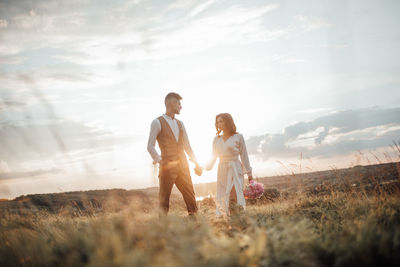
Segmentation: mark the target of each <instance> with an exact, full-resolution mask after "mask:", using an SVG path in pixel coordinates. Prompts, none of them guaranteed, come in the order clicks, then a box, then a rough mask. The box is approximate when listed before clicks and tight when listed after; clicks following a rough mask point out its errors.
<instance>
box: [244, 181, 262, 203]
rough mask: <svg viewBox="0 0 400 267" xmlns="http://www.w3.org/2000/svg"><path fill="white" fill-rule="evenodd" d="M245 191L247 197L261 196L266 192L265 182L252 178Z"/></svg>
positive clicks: (255, 197)
mask: <svg viewBox="0 0 400 267" xmlns="http://www.w3.org/2000/svg"><path fill="white" fill-rule="evenodd" d="M243 193H244V198H245V199H257V198H260V197H261V196H262V195H263V194H264V184H262V183H257V182H256V181H255V180H251V181H250V183H249V184H248V185H246V187H245V189H244V191H243Z"/></svg>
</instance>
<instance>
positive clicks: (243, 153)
mask: <svg viewBox="0 0 400 267" xmlns="http://www.w3.org/2000/svg"><path fill="white" fill-rule="evenodd" d="M239 153H240V160H241V161H242V165H243V167H244V170H243V171H244V173H245V174H247V175H248V176H250V175H251V171H252V168H251V166H250V160H249V155H248V154H247V148H246V143H245V141H244V138H243V135H242V134H239Z"/></svg>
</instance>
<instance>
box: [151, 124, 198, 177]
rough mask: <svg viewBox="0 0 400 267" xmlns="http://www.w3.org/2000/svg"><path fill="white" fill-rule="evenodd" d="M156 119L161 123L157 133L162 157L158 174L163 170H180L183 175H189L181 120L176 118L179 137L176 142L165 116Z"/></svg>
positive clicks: (170, 171) (174, 171)
mask: <svg viewBox="0 0 400 267" xmlns="http://www.w3.org/2000/svg"><path fill="white" fill-rule="evenodd" d="M158 120H159V121H160V124H161V131H160V133H159V134H158V135H157V142H158V146H159V147H160V150H161V158H162V161H161V164H160V172H159V176H161V175H162V174H163V173H164V172H165V171H168V172H169V173H177V172H179V171H182V172H183V173H184V174H185V175H188V176H190V171H189V164H188V162H187V159H186V155H185V150H184V146H183V130H182V125H181V122H180V121H179V120H177V122H178V127H179V138H178V142H177V141H176V138H175V135H174V133H173V132H172V129H171V127H170V126H169V124H168V122H167V121H166V120H165V118H164V117H163V116H160V117H158ZM166 174H167V173H166Z"/></svg>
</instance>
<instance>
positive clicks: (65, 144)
mask: <svg viewBox="0 0 400 267" xmlns="http://www.w3.org/2000/svg"><path fill="white" fill-rule="evenodd" d="M130 141H132V137H125V136H114V135H113V134H112V133H110V132H107V131H102V130H99V129H97V128H95V127H90V126H86V125H84V124H82V123H78V122H74V121H69V120H59V121H56V120H52V121H49V122H42V123H35V124H22V125H17V124H11V123H3V124H2V125H0V147H1V148H2V149H1V150H0V158H1V159H4V160H5V161H6V162H7V163H8V164H9V165H10V166H12V165H15V164H19V163H22V164H23V163H24V162H27V161H31V160H38V159H51V158H52V157H55V156H58V155H60V156H61V157H67V158H70V159H71V160H74V159H76V158H79V157H85V156H87V155H94V154H96V153H99V152H102V151H109V150H112V149H113V148H115V147H116V146H118V145H120V144H124V143H128V142H130ZM76 155H77V156H76Z"/></svg>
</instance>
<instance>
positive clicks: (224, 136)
mask: <svg viewBox="0 0 400 267" xmlns="http://www.w3.org/2000/svg"><path fill="white" fill-rule="evenodd" d="M181 99H182V97H181V96H180V95H179V94H177V93H169V94H167V96H166V97H165V101H164V102H165V107H166V112H165V114H163V115H162V116H160V117H158V118H156V119H154V120H153V122H152V123H151V129H150V135H149V140H148V144H147V150H148V152H149V153H150V155H151V157H152V158H153V163H154V164H157V163H158V164H159V175H158V177H159V185H160V188H159V205H160V209H161V211H162V213H164V214H167V213H168V209H169V198H170V195H171V190H172V187H173V185H174V184H175V185H176V187H177V188H178V189H179V191H180V192H181V193H182V196H183V199H184V201H185V203H186V207H187V210H188V213H189V215H194V214H195V213H196V212H197V204H196V198H195V193H194V189H193V184H192V179H191V176H190V170H189V164H188V161H187V159H186V155H185V152H186V154H187V155H188V156H189V160H190V161H192V162H194V163H195V164H196V167H195V169H194V170H195V173H196V174H197V175H201V174H202V171H203V169H206V170H211V169H212V168H213V166H214V164H215V161H216V160H217V157H219V165H218V177H217V194H216V216H217V217H220V216H229V215H230V210H231V209H232V206H231V207H230V203H235V204H237V205H238V206H239V207H241V209H243V210H244V209H245V206H246V202H245V198H244V194H243V187H244V174H247V176H248V179H249V182H250V181H251V180H252V179H253V177H252V174H251V171H252V168H251V166H250V161H249V157H248V154H247V149H246V144H245V141H244V138H243V135H242V134H240V133H238V132H237V131H236V126H235V123H234V122H233V119H232V116H231V115H230V114H228V113H221V114H219V115H217V116H216V120H215V128H216V130H217V134H216V136H215V138H214V140H213V146H212V158H211V160H210V161H209V162H208V163H207V164H205V166H204V167H203V166H200V165H199V163H198V162H197V159H196V157H195V154H194V153H193V150H192V148H191V146H190V143H189V139H188V136H187V133H186V130H185V127H184V125H183V122H182V121H180V120H177V119H176V118H175V115H176V114H180V110H181V109H182V107H181ZM156 140H157V142H158V145H159V148H160V151H161V156H160V155H159V154H158V152H157V151H156V149H155V143H156ZM239 158H240V159H239Z"/></svg>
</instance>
